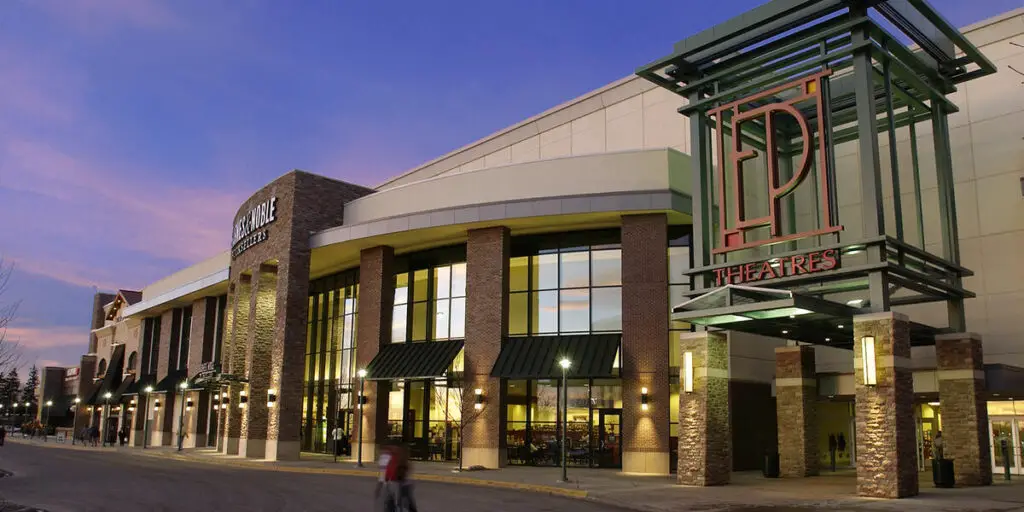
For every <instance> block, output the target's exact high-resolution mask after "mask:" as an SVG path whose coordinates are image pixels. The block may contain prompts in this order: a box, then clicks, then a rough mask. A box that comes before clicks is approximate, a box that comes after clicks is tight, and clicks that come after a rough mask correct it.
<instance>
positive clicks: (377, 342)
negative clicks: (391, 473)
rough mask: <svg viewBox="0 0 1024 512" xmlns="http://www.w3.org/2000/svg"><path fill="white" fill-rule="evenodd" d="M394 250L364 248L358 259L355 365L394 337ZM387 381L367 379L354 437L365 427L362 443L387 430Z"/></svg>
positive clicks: (367, 359)
mask: <svg viewBox="0 0 1024 512" xmlns="http://www.w3.org/2000/svg"><path fill="white" fill-rule="evenodd" d="M394 259H395V252H394V249H392V248H391V247H371V248H369V249H364V250H363V251H362V253H361V254H360V259H359V306H358V308H359V328H358V329H357V330H356V368H357V369H358V368H366V366H367V365H368V364H370V361H372V360H373V358H374V357H375V356H376V355H377V352H379V351H380V347H381V345H383V344H385V343H388V342H390V341H391V316H392V312H393V308H394V303H395V272H394ZM389 391H390V385H389V384H388V383H387V382H372V381H367V382H366V385H365V386H364V393H365V396H366V405H365V406H364V408H363V420H362V423H363V424H362V425H358V424H357V425H356V430H355V431H354V432H353V439H358V432H359V429H360V428H362V429H363V434H362V435H363V437H362V439H363V444H365V445H368V444H373V443H375V442H377V441H378V440H379V439H383V438H384V437H385V436H386V434H387V414H388V392H389Z"/></svg>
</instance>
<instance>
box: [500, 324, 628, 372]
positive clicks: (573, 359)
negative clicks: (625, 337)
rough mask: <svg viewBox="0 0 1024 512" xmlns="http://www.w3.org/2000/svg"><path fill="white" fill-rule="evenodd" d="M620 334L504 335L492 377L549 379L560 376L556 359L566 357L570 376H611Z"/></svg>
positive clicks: (620, 338) (620, 337) (620, 341)
mask: <svg viewBox="0 0 1024 512" xmlns="http://www.w3.org/2000/svg"><path fill="white" fill-rule="evenodd" d="M621 343H622V335H621V334H580V335H568V336H527V337H515V338H508V339H506V340H505V343H504V344H503V345H502V347H501V353H500V354H498V360H497V362H495V363H494V368H493V369H492V370H491V376H492V377H501V378H506V379H553V378H558V377H561V376H562V368H561V366H559V361H561V360H562V359H563V358H566V359H569V362H570V366H569V371H568V376H569V377H573V378H593V377H614V376H615V374H614V368H613V367H614V366H615V356H616V355H617V354H618V352H619V345H621Z"/></svg>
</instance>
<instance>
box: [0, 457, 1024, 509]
mask: <svg viewBox="0 0 1024 512" xmlns="http://www.w3.org/2000/svg"><path fill="white" fill-rule="evenodd" d="M15 442H24V443H28V442H32V443H34V444H39V445H40V446H44V445H43V444H42V443H41V442H33V441H29V440H21V439H17V440H15ZM46 446H50V447H54V448H60V449H71V450H92V451H96V450H105V451H108V452H111V453H117V454H119V455H124V456H145V457H158V458H163V459H167V460H178V461H186V462H191V463H198V464H212V465H220V466H227V467H232V468H237V469H249V470H262V471H282V472H289V473H311V474H336V475H344V476H354V477H366V478H372V477H375V476H376V467H375V465H374V464H373V463H372V462H370V461H367V462H366V464H365V467H362V468H360V467H357V466H356V465H355V464H354V463H353V462H352V461H349V460H344V459H339V462H337V463H335V462H333V458H332V457H330V456H323V455H319V454H303V456H302V459H301V460H298V461H286V462H266V461H263V460H258V459H245V458H240V457H238V456H229V455H222V454H219V453H217V452H216V451H213V450H208V449H186V450H183V451H181V452H179V451H177V450H176V449H175V448H174V447H169V446H163V447H151V448H148V449H145V450H143V449H140V448H127V447H125V448H122V447H116V448H109V447H108V448H93V447H83V446H80V445H74V446H72V445H70V444H56V443H49V444H48V445H46ZM455 469H456V465H455V464H452V463H431V462H424V463H419V464H416V466H415V467H414V478H415V479H417V480H420V481H433V482H446V483H456V484H468V485H478V486H488V487H502V488H510V489H520V490H523V491H530V492H540V493H548V494H553V495H562V496H569V497H573V498H579V499H587V500H594V501H599V502H602V503H607V504H611V505H617V506H620V507H623V508H625V509H629V510H637V511H648V512H667V511H689V510H700V511H716V510H732V509H744V510H748V511H749V510H757V509H761V510H793V509H832V510H882V511H885V510H893V511H900V512H909V511H914V510H921V511H927V512H944V511H964V510H971V511H1010V510H1021V511H1024V480H1020V479H1015V480H1012V481H1010V482H1005V481H1003V480H1001V477H1000V476H997V482H996V484H995V485H992V486H990V487H975V488H964V489H936V488H934V487H932V485H931V474H930V473H922V474H921V495H920V496H918V497H915V498H911V499H905V500H872V499H865V498H859V497H857V496H856V495H855V493H856V485H855V484H856V474H855V473H854V471H852V470H845V471H838V472H836V473H831V472H827V473H825V474H823V475H822V476H818V477H812V478H793V479H766V478H764V477H762V476H761V474H760V473H759V472H739V473H733V476H732V483H731V484H730V485H726V486H721V487H703V488H701V487H684V486H680V485H677V484H676V483H675V478H674V477H668V476H634V475H624V474H622V473H621V472H619V471H616V470H608V469H572V468H570V469H569V482H565V483H563V482H560V481H559V480H560V478H561V470H560V469H558V468H537V467H519V466H512V467H506V468H503V469H500V470H484V471H463V472H456V471H455Z"/></svg>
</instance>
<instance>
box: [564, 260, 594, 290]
mask: <svg viewBox="0 0 1024 512" xmlns="http://www.w3.org/2000/svg"><path fill="white" fill-rule="evenodd" d="M559 258H560V259H561V267H560V268H559V271H560V275H561V281H560V285H561V286H560V287H561V288H586V287H587V286H589V285H590V283H589V280H590V275H589V274H590V261H589V259H590V253H588V252H570V253H562V254H560V255H559Z"/></svg>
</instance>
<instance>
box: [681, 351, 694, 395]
mask: <svg viewBox="0 0 1024 512" xmlns="http://www.w3.org/2000/svg"><path fill="white" fill-rule="evenodd" d="M683 392H684V393H693V352H683Z"/></svg>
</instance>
